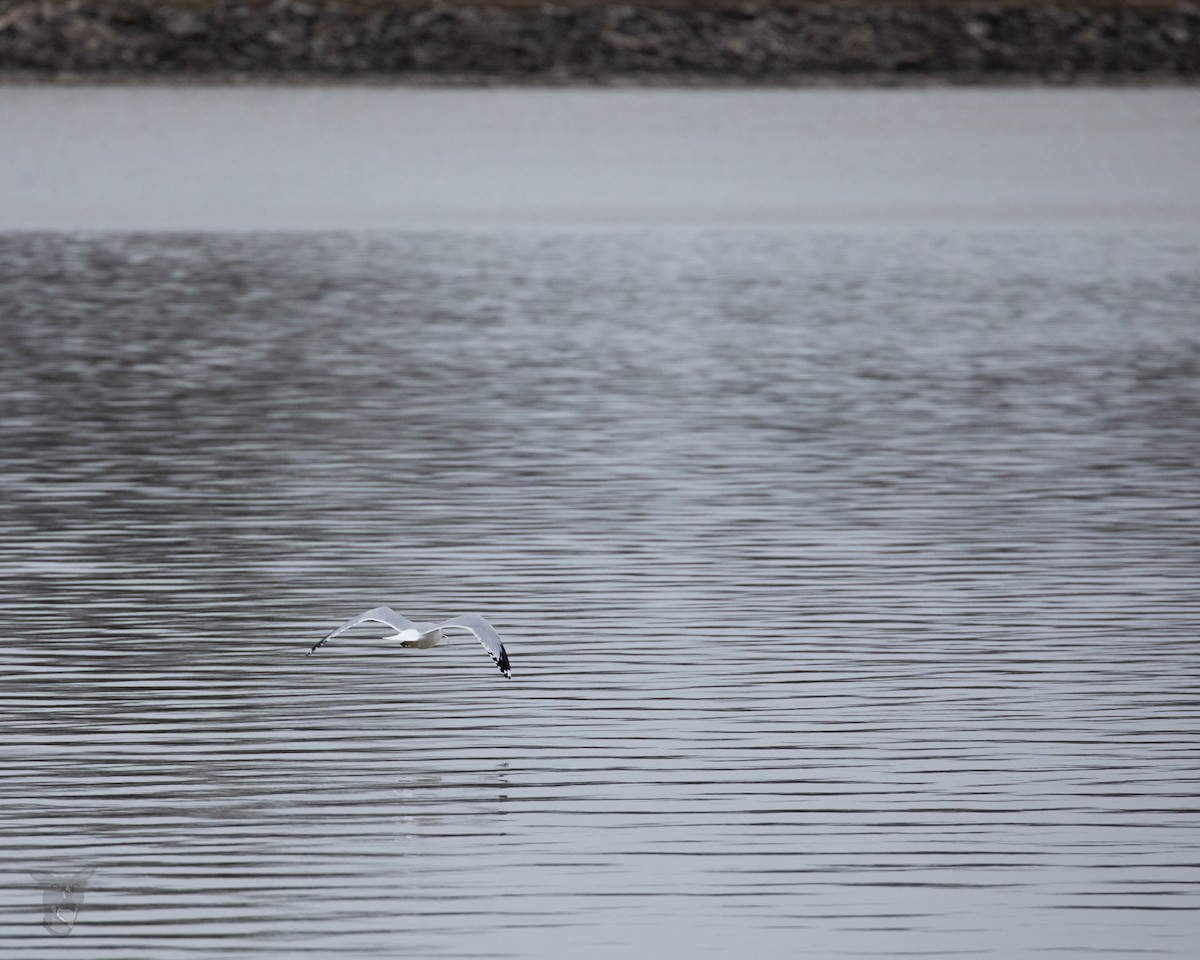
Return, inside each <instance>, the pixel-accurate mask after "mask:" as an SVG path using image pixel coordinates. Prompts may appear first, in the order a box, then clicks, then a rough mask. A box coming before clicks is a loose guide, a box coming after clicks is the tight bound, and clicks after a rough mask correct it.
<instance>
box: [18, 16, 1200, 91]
mask: <svg viewBox="0 0 1200 960" xmlns="http://www.w3.org/2000/svg"><path fill="white" fill-rule="evenodd" d="M0 72H2V73H3V74H5V75H7V76H9V77H14V76H16V77H27V78H34V79H37V78H43V77H45V78H51V77H62V76H74V77H82V78H88V79H100V78H103V77H105V76H110V77H117V76H119V77H125V78H127V77H131V76H132V77H144V78H147V79H156V78H169V77H181V78H183V77H187V78H211V79H228V78H238V77H258V78H280V79H289V78H290V79H304V78H313V79H318V78H334V77H362V78H365V77H382V78H395V79H405V78H411V79H420V80H424V81H435V82H436V81H438V80H444V81H451V80H454V81H463V80H469V81H494V82H521V81H525V82H536V83H606V82H607V83H611V82H655V81H659V80H671V81H679V80H684V81H692V82H710V83H803V82H812V81H815V80H828V79H830V78H833V79H835V80H836V79H842V80H846V81H850V82H855V81H869V82H921V81H923V80H926V79H929V80H941V81H956V82H996V81H1004V80H1013V81H1020V80H1035V81H1051V82H1071V81H1080V80H1087V81H1094V80H1112V81H1118V82H1134V81H1138V80H1191V81H1194V80H1195V79H1196V78H1197V77H1200V4H1196V3H1179V4H1174V5H1168V6H1163V7H1152V6H1151V7H1147V6H1112V7H1102V6H1079V5H1073V6H1072V5H1065V6H1053V5H1045V6H1043V5H1029V6H1014V5H1012V4H1009V3H973V2H958V3H955V2H951V0H932V2H926V3H917V4H912V3H909V4H906V3H889V2H873V3H862V4H827V3H793V4H790V5H789V4H787V3H784V4H782V5H758V4H754V3H747V4H744V5H740V6H729V5H717V6H709V7H698V6H689V7H671V6H637V5H628V6H613V5H603V4H601V5H592V4H586V3H584V4H570V5H555V4H553V3H548V4H545V5H541V6H537V7H521V6H517V7H513V6H487V5H477V6H476V5H453V6H446V5H444V4H433V5H424V6H422V5H411V4H404V3H401V4H399V5H395V6H389V5H380V4H378V3H375V4H372V5H369V6H352V5H346V4H338V3H314V2H308V0H277V2H272V3H256V2H229V0H217V2H215V3H211V4H194V5H188V4H186V3H179V2H175V3H172V2H162V0H157V2H156V0H65V2H52V0H0Z"/></svg>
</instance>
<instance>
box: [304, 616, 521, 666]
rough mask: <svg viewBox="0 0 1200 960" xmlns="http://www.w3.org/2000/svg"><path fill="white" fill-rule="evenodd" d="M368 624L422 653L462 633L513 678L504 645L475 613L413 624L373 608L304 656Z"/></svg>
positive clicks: (400, 617)
mask: <svg viewBox="0 0 1200 960" xmlns="http://www.w3.org/2000/svg"><path fill="white" fill-rule="evenodd" d="M367 621H373V622H375V623H384V624H387V625H388V626H389V627H391V628H393V629H394V630H395V631H396V633H395V634H394V635H392V636H389V637H384V638H383V639H384V640H399V641H400V646H402V647H419V648H420V649H422V650H426V649H428V648H429V647H433V646H436V645H437V644H438V643H440V642H441V641H442V640H443V639H444V638H445V634H446V631H448V630H465V631H466V632H467V633H470V634H473V635H474V637H475V639H476V640H478V641H479V642H480V643H482V644H483V649H484V650H486V651H487V652H488V653H489V654H491V657H492V659H493V660H495V661H496V666H498V667H499V668H500V672H501V673H502V674H504V675H505V676H506V677H508V678H509V679H512V670H510V669H509V666H508V654H507V653H505V651H504V644H502V643H501V642H500V637H499V636H497V635H496V631H495V630H494V629H492V625H491V624H490V623H488V622H487V621H486V620H484V619H483V617H481V616H480V615H479V614H477V613H464V614H463V615H462V616H460V617H451V618H450V619H449V620H443V621H442V622H441V623H413V622H412V621H411V620H409V619H407V618H405V617H402V616H401V615H400V614H398V613H397V612H396V611H395V610H393V609H392V608H391V607H375V609H373V610H368V611H367V612H366V613H360V614H359V615H358V616H357V617H352V618H351V619H349V620H347V621H346V622H345V623H343V624H342V625H341V626H340V627H338V628H337V629H336V630H334V631H333V632H332V633H329V634H326V635H325V636H324V637H322V638H321V639H320V640H318V641H317V642H316V643H314V644H313V645H312V649H311V650H309V651H308V653H306V654H305V656H306V657H307V656H311V655H312V654H314V653H316V652H317V648H318V647H320V646H321V645H322V644H324V643H326V642H327V641H329V640H332V639H333V638H334V637H336V636H337V635H338V634H341V633H345V632H346V631H347V630H349V629H350V628H351V627H357V626H358V625H359V624H360V623H366V622H367Z"/></svg>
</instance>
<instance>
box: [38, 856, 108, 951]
mask: <svg viewBox="0 0 1200 960" xmlns="http://www.w3.org/2000/svg"><path fill="white" fill-rule="evenodd" d="M92 873H93V868H92V867H85V868H84V869H82V870H76V871H73V872H69V873H48V872H45V871H37V870H34V871H31V872H30V874H29V875H30V876H31V877H32V878H33V882H34V883H36V884H37V885H38V886H39V887H41V888H42V907H43V909H44V910H45V915H44V916H43V917H42V926H43V927H45V928H46V932H47V933H49V934H51V935H52V936H55V937H66V936H69V935H70V933H71V928H72V927H74V926H75V918H76V917H78V916H79V911H80V909H81V908H82V907H83V894H84V891H85V890H86V889H87V882H88V879H89V878H90V877H91V875H92Z"/></svg>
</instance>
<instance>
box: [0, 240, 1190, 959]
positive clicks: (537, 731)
mask: <svg viewBox="0 0 1200 960" xmlns="http://www.w3.org/2000/svg"><path fill="white" fill-rule="evenodd" d="M0 303H2V305H3V312H4V318H3V331H4V343H3V349H2V351H0V377H2V384H0V458H2V461H3V471H2V474H0V483H2V484H3V496H2V498H0V737H2V740H0V750H2V755H3V758H4V763H3V778H2V779H0V851H2V857H0V955H2V956H3V957H5V958H8V957H12V958H17V957H20V958H39V957H54V956H68V955H69V956H72V957H118V956H119V957H122V958H154V960H160V958H176V957H181V958H182V957H186V958H203V957H225V956H239V957H240V956H246V957H309V956H311V957H327V956H338V957H347V958H367V957H396V956H411V957H463V958H467V957H470V958H475V957H498V958H505V957H511V958H522V957H537V958H550V957H554V958H561V957H617V956H629V957H647V956H660V957H671V958H674V957H694V956H705V957H728V956H735V955H737V956H755V957H772V958H774V957H794V956H822V957H835V956H846V957H849V956H863V955H866V956H899V955H914V956H930V955H935V954H938V955H953V956H984V957H1012V956H1064V955H1066V956H1085V957H1092V956H1096V955H1100V954H1101V953H1103V954H1105V955H1117V956H1134V955H1146V956H1155V957H1191V956H1194V955H1195V954H1194V950H1195V946H1196V943H1197V942H1198V938H1200V886H1198V883H1200V827H1198V826H1197V824H1198V822H1200V821H1198V819H1197V813H1198V812H1200V811H1198V809H1197V808H1198V804H1197V800H1196V792H1197V779H1198V777H1197V769H1198V766H1197V760H1198V755H1197V749H1196V748H1197V740H1198V739H1200V737H1198V734H1197V731H1198V730H1200V699H1198V694H1200V683H1198V679H1200V677H1198V675H1200V666H1198V663H1197V630H1198V628H1200V603H1198V602H1197V597H1198V586H1200V585H1198V583H1197V572H1198V570H1200V566H1198V561H1200V533H1198V530H1200V526H1198V522H1200V497H1198V493H1200V307H1198V306H1197V305H1198V304H1200V242H1198V240H1197V237H1196V236H1194V235H1190V236H1189V235H1183V234H1179V233H1167V232H1163V231H1157V232H1155V231H1151V232H1144V233H1141V234H1136V235H1135V234H1125V235H1117V234H1115V233H1114V234H1104V233H1098V232H1093V233H1071V232H1066V231H1043V232H1040V233H1036V234H1028V233H1025V234H1022V233H1019V232H1009V233H988V232H983V231H971V230H959V231H953V232H941V233H939V232H928V231H927V232H918V231H904V230H899V229H897V230H890V231H875V232H872V231H868V230H863V231H859V232H841V233H832V232H831V233H814V232H805V231H800V230H797V231H784V230H781V231H777V232H771V233H755V232H729V231H724V232H722V231H715V232H703V231H653V230H651V231H645V232H626V233H622V232H593V233H578V232H570V231H565V232H549V231H545V232H539V231H503V230H497V231H494V232H481V233H473V234H468V233H458V234H455V233H444V234H395V235H388V234H379V235H368V234H360V235H333V234H324V235H322V234H317V235H307V236H298V235H297V236H289V235H244V236H232V235H220V234H209V235H140V236H139V235H95V236H91V235H81V236H67V235H61V234H60V235H39V234H25V235H13V234H10V235H7V236H3V237H0ZM379 603H388V604H391V605H392V606H394V607H396V608H397V609H399V610H400V611H402V612H403V613H406V614H408V615H409V616H411V617H413V618H416V619H432V618H435V617H441V616H447V615H450V614H453V613H459V612H466V611H477V612H479V613H482V614H484V615H485V616H487V617H488V618H489V619H490V620H491V621H492V622H493V623H494V624H495V625H496V626H497V628H498V629H499V631H500V633H501V635H502V636H503V637H504V638H505V641H506V643H507V645H508V648H509V652H510V654H511V657H512V665H513V671H514V676H513V679H512V680H511V681H509V680H505V679H504V678H503V677H502V676H501V675H500V674H499V673H498V672H497V671H496V669H495V667H494V666H493V665H492V663H491V662H490V660H489V659H488V658H487V657H486V656H485V655H484V654H483V652H482V651H481V649H480V648H479V647H478V646H477V645H474V644H468V643H462V644H456V645H453V646H448V647H438V648H437V649H435V650H431V651H400V650H398V649H397V648H395V647H393V646H390V645H388V644H386V643H380V642H379V641H378V640H377V639H376V637H377V636H378V635H379V634H380V633H382V630H378V631H373V630H371V629H363V630H361V631H359V632H356V633H354V634H351V635H350V636H349V637H347V638H339V639H338V640H337V641H335V642H333V643H331V644H330V645H329V646H328V647H327V648H324V649H322V650H321V651H320V653H319V654H318V655H317V656H314V657H312V658H308V659H306V658H305V657H304V656H303V653H304V651H305V649H306V648H307V646H308V645H309V644H311V643H312V642H313V641H314V640H315V639H317V638H318V637H320V636H321V635H322V634H324V633H325V632H326V631H327V630H329V629H331V628H332V627H333V626H335V625H337V624H338V623H339V622H340V621H341V620H342V619H344V618H346V617H348V616H350V615H352V614H355V613H358V612H360V611H361V610H364V609H366V608H367V607H368V606H373V605H375V604H379ZM67 937H69V939H66V938H67Z"/></svg>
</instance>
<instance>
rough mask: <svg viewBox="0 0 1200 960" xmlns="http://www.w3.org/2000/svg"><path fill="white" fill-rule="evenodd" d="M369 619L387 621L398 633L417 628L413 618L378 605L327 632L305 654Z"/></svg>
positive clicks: (379, 621)
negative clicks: (407, 618) (406, 617)
mask: <svg viewBox="0 0 1200 960" xmlns="http://www.w3.org/2000/svg"><path fill="white" fill-rule="evenodd" d="M368 620H370V621H374V622H375V623H386V624H387V625H388V626H389V627H395V628H396V632H397V633H403V632H404V631H405V630H416V629H417V625H416V624H415V623H413V622H412V621H411V620H406V619H405V618H404V617H402V616H400V614H398V613H397V612H396V611H395V610H393V609H392V608H391V607H376V608H375V609H374V610H368V611H367V612H366V613H361V614H359V615H358V616H357V617H354V618H352V619H350V620H347V621H346V622H345V623H343V624H342V625H341V626H340V627H338V628H337V629H336V630H334V631H333V632H332V633H329V634H326V635H325V636H323V637H322V638H321V639H320V640H318V641H317V642H316V643H314V644H313V645H312V649H311V650H309V651H308V653H306V654H305V656H306V657H307V656H309V654H313V653H316V652H317V647H319V646H321V644H323V643H325V642H326V641H327V640H332V639H333V638H334V637H336V636H337V635H338V634H339V633H345V632H346V631H347V630H349V629H350V628H351V627H357V626H358V625H359V624H360V623H366V622H367V621H368Z"/></svg>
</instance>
